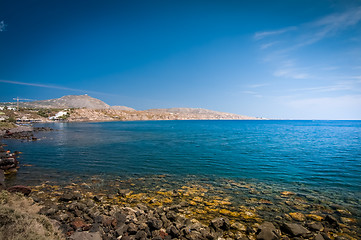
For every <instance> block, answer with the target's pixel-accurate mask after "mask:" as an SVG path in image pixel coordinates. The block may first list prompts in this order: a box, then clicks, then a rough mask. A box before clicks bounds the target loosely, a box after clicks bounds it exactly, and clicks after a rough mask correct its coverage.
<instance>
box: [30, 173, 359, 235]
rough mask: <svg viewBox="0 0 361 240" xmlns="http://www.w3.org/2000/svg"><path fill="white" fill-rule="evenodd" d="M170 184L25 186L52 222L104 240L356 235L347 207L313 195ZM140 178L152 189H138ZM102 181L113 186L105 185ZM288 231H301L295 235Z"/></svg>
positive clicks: (236, 185)
mask: <svg viewBox="0 0 361 240" xmlns="http://www.w3.org/2000/svg"><path fill="white" fill-rule="evenodd" d="M171 182H172V179H169V177H168V176H151V177H149V178H144V179H142V177H139V178H136V179H123V180H116V181H113V182H109V181H108V180H104V179H101V178H100V179H99V178H93V179H90V180H89V181H83V180H82V181H80V182H72V183H70V182H69V183H68V184H65V185H62V186H59V185H56V184H54V183H51V182H45V183H43V184H41V185H36V186H31V190H32V192H31V194H30V198H32V199H34V200H35V202H38V203H39V204H41V205H43V206H44V207H43V209H42V210H41V211H40V213H41V214H43V215H46V216H48V217H50V218H52V219H55V220H56V221H58V222H59V223H60V226H62V232H63V233H64V234H67V236H68V237H70V239H77V238H76V237H79V236H80V235H87V236H89V234H95V235H96V236H98V237H99V236H100V237H101V238H103V239H112V238H119V237H120V236H122V238H120V239H171V238H173V239H174V238H175V239H219V238H220V237H223V238H224V239H277V238H283V239H287V237H288V238H291V239H297V237H303V239H314V238H316V237H317V239H327V238H329V239H357V238H355V237H358V236H360V235H359V234H360V233H359V232H358V231H356V230H359V227H357V226H358V225H357V224H358V223H357V222H355V221H356V219H354V218H353V216H352V213H351V212H349V211H348V210H347V209H345V208H344V207H342V206H336V205H334V204H333V203H325V202H324V203H323V202H322V201H321V202H319V201H317V199H314V198H312V194H310V196H308V195H306V196H305V194H304V193H298V192H294V191H289V189H284V190H283V191H281V190H279V189H278V190H277V191H275V192H274V193H272V194H273V195H275V197H274V199H275V200H277V199H278V200H277V201H275V202H273V201H274V199H273V198H272V199H270V198H269V196H270V192H269V191H270V190H269V189H268V190H267V186H261V187H259V186H257V185H254V184H249V183H247V182H237V181H235V182H226V183H224V184H223V185H222V186H221V188H215V187H214V186H211V185H209V183H206V184H205V183H202V182H192V181H190V182H188V183H187V184H185V185H183V186H178V187H177V188H174V189H172V188H170V187H169V185H170V183H171ZM146 183H147V184H149V185H150V186H148V188H143V189H142V188H141V186H144V185H147V184H146ZM151 183H157V185H156V186H155V187H154V186H153V185H152V184H151ZM105 186H111V187H110V188H109V189H105V188H104V187H105ZM228 188H232V189H236V190H237V191H238V192H240V195H239V196H240V197H242V196H243V197H242V198H244V199H243V200H242V201H241V202H242V203H243V207H241V206H242V205H237V204H235V203H234V199H232V198H231V199H229V196H227V195H226V194H224V192H225V190H226V189H228ZM147 189H148V190H147ZM150 190H153V191H150ZM227 197H228V198H227ZM310 199H313V200H312V201H311V200H310ZM84 205H85V207H84ZM88 205H89V206H88ZM268 212H269V213H272V212H273V213H275V212H276V214H274V215H278V216H280V217H278V218H273V217H272V216H273V214H271V215H270V216H269V217H268V219H267V218H265V216H266V214H265V213H268ZM117 213H118V214H117ZM291 213H292V214H291ZM120 215H122V216H125V218H126V221H123V220H121V219H123V218H124V217H122V218H120V220H119V219H117V216H120ZM114 219H115V220H116V222H115V221H114ZM270 222H272V223H270ZM109 223H110V224H109ZM290 224H291V225H290ZM159 226H160V227H159ZM172 226H173V227H174V228H172ZM120 227H121V229H120ZM158 228H159V229H158ZM294 228H296V229H298V230H299V231H301V233H296V232H293V230H292V229H294ZM147 229H148V230H149V231H147ZM74 234H75V235H74ZM137 234H138V235H137ZM145 234H146V235H145ZM78 235H79V236H78ZM264 236H265V237H264ZM321 237H322V238H321ZM79 238H80V237H79ZM101 238H99V239H101Z"/></svg>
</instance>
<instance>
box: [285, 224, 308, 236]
mask: <svg viewBox="0 0 361 240" xmlns="http://www.w3.org/2000/svg"><path fill="white" fill-rule="evenodd" d="M281 229H282V231H283V232H285V233H287V234H290V235H291V236H292V237H299V236H305V235H307V234H309V233H310V231H308V230H307V229H306V228H305V227H303V226H302V225H300V224H297V223H284V224H283V225H282V228H281Z"/></svg>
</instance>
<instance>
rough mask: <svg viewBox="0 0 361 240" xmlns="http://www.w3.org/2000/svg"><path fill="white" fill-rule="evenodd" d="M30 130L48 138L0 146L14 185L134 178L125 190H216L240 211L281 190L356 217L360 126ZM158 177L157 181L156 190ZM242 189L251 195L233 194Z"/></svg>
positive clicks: (266, 123)
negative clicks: (16, 163) (12, 166)
mask: <svg viewBox="0 0 361 240" xmlns="http://www.w3.org/2000/svg"><path fill="white" fill-rule="evenodd" d="M37 126H46V127H51V128H53V129H54V131H50V132H39V133H37V134H36V135H37V137H38V139H39V140H38V141H23V142H21V141H19V140H6V142H5V143H7V144H8V147H7V148H9V149H10V150H12V151H14V150H17V151H20V152H21V155H20V158H19V160H20V162H21V167H20V169H19V172H18V173H17V175H16V176H15V177H13V178H12V179H11V180H10V182H11V183H12V184H28V185H37V184H41V183H44V182H47V183H53V184H59V185H61V184H66V183H69V182H81V181H83V182H87V181H90V180H92V179H93V180H94V179H95V178H97V179H102V182H103V185H102V186H101V187H102V188H105V187H107V186H111V185H112V184H110V183H111V182H112V181H123V182H124V180H127V179H128V180H129V179H133V180H134V181H133V183H132V184H131V185H129V186H128V187H132V186H133V188H137V187H138V188H137V189H138V191H152V190H154V191H155V190H159V189H166V190H172V189H173V190H174V189H180V188H182V186H184V185H187V184H188V185H197V186H199V185H202V186H207V187H208V188H209V187H210V186H211V187H212V188H213V189H215V190H214V192H218V193H219V192H222V191H223V192H224V194H226V195H227V196H229V198H228V199H230V201H232V200H233V201H234V202H238V204H245V202H247V201H248V200H249V199H252V197H253V198H254V195H252V194H256V198H257V197H258V198H259V199H261V198H262V199H266V200H267V201H271V202H273V201H277V199H278V200H279V198H280V193H281V192H282V191H289V192H293V193H295V194H298V195H299V196H301V197H302V196H306V197H307V199H311V198H312V199H321V200H322V201H323V202H324V204H326V205H328V206H329V207H330V208H335V207H334V206H342V207H344V208H346V209H347V211H349V212H350V214H351V218H355V219H358V220H359V219H360V216H361V214H360V210H361V209H360V206H361V200H360V199H361V121H326V120H320V121H318V120H315V121H314V120H185V121H129V122H100V123H99V122H96V123H60V122H59V123H49V124H43V125H41V124H40V125H37ZM160 176H161V179H162V181H161V182H160V181H158V183H157V184H156V182H157V179H160ZM139 179H142V181H138V180H139ZM144 179H146V180H145V181H144ZM242 186H243V188H241V187H242ZM244 186H248V189H249V188H251V190H252V189H253V190H255V191H256V193H252V191H248V190H247V191H248V192H247V193H245V192H244V191H241V190H240V189H245V188H244ZM249 186H251V187H249ZM240 192H242V197H240V195H239V194H240ZM237 194H238V195H237ZM248 194H249V195H248ZM257 194H258V195H257ZM247 199H248V200H247ZM248 203H249V201H248Z"/></svg>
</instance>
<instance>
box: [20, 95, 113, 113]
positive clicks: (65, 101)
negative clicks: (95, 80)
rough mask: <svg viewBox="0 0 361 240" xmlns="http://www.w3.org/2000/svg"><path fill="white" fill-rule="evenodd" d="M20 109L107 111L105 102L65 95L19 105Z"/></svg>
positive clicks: (107, 106) (86, 96)
mask: <svg viewBox="0 0 361 240" xmlns="http://www.w3.org/2000/svg"><path fill="white" fill-rule="evenodd" d="M21 106H22V107H32V108H89V109H109V108H110V106H109V105H108V104H106V103H105V102H103V101H101V100H99V99H96V98H93V97H90V96H88V95H86V94H85V95H67V96H64V97H61V98H55V99H49V100H42V101H33V102H26V103H21Z"/></svg>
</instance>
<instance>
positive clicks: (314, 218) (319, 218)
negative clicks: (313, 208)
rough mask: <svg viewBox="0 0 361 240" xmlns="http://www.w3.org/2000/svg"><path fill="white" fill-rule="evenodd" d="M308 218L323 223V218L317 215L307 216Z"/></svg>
mask: <svg viewBox="0 0 361 240" xmlns="http://www.w3.org/2000/svg"><path fill="white" fill-rule="evenodd" d="M307 218H308V219H312V220H314V221H318V222H321V221H323V217H321V216H319V215H316V214H307Z"/></svg>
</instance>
